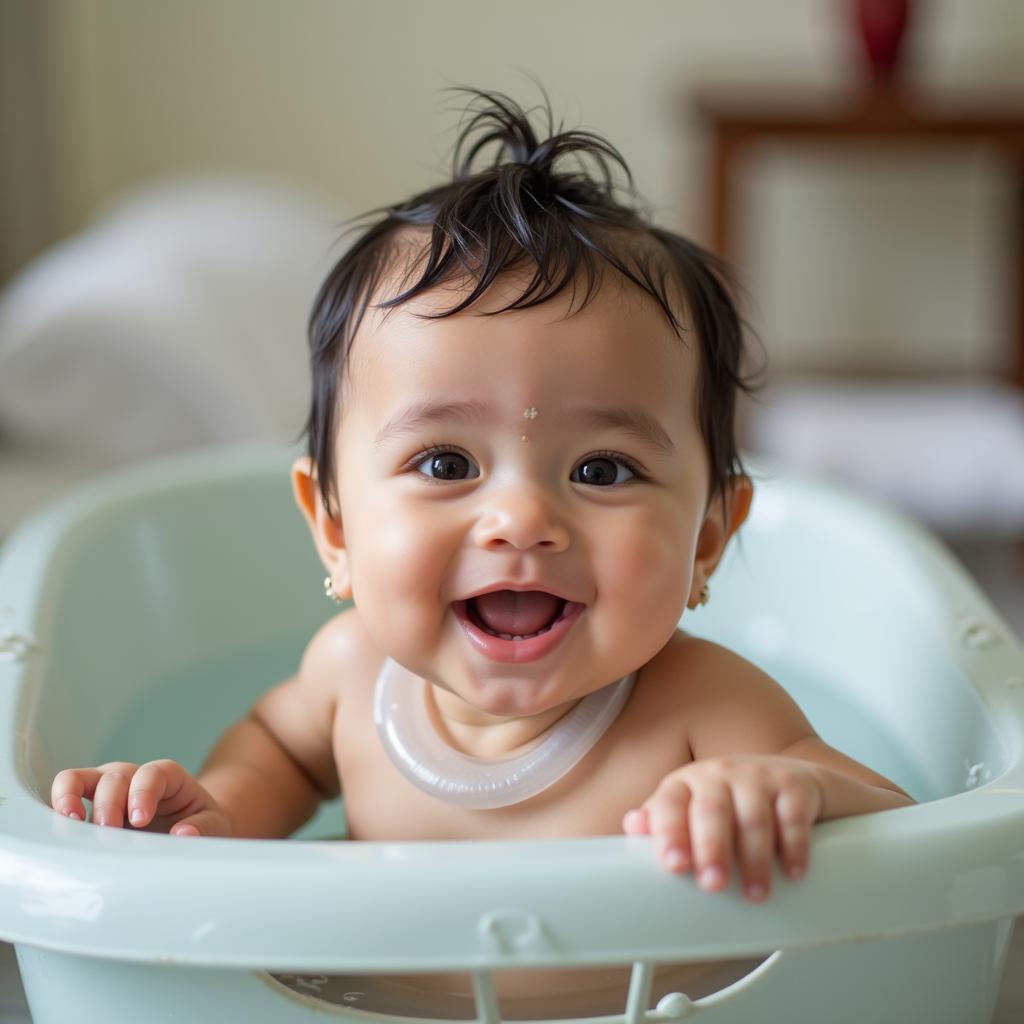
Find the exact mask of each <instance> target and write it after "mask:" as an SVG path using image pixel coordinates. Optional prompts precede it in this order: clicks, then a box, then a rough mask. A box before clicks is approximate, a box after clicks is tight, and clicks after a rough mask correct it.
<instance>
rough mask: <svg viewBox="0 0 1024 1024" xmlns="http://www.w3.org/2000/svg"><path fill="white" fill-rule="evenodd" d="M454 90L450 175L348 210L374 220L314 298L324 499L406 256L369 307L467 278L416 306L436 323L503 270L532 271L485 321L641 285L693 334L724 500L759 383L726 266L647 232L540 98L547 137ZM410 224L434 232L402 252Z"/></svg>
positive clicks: (505, 103)
mask: <svg viewBox="0 0 1024 1024" xmlns="http://www.w3.org/2000/svg"><path fill="white" fill-rule="evenodd" d="M455 91H457V92H463V93H468V94H469V96H470V97H471V99H470V102H469V104H468V106H467V108H466V117H467V118H468V123H465V124H464V125H463V126H462V128H461V130H460V132H459V135H458V139H457V141H456V145H455V151H454V158H453V165H454V166H453V176H452V179H451V180H450V181H448V182H446V183H445V184H443V185H439V186H437V187H435V188H431V189H428V190H427V191H425V192H421V193H419V194H418V195H415V196H413V197H412V198H410V199H407V200H406V201H405V202H401V203H398V204H396V205H394V206H385V207H380V208H378V209H376V210H372V211H370V212H369V213H366V214H363V215H362V216H361V217H358V218H355V220H354V221H353V222H352V224H353V227H351V228H350V229H349V230H354V229H355V228H358V226H359V225H360V223H361V222H363V221H365V220H367V219H372V218H376V220H374V221H373V222H372V223H371V224H370V226H369V227H367V228H366V229H365V230H364V231H363V233H362V234H361V235H360V236H359V237H358V238H357V239H356V240H355V242H354V243H353V244H352V245H351V247H350V248H349V249H348V250H347V251H346V252H345V254H344V255H343V256H342V257H341V259H339V260H338V262H337V264H336V265H335V266H334V268H333V269H332V270H331V272H330V273H329V274H328V276H327V278H326V280H325V281H324V283H323V285H322V286H321V288H320V291H319V294H318V295H317V297H316V300H315V301H314V304H313V310H312V314H311V316H310V321H309V344H310V351H311V359H312V404H311V408H310V413H309V419H308V420H307V423H306V433H307V436H308V449H309V454H310V456H311V458H312V460H313V463H314V465H315V466H316V467H317V472H318V478H319V487H320V493H321V496H322V498H323V501H324V504H325V506H326V507H327V508H328V509H333V507H334V495H335V491H334V451H333V445H334V433H335V426H336V419H335V417H336V411H337V408H338V401H339V399H338V385H339V381H340V380H341V375H342V372H343V370H344V368H345V366H346V365H347V358H348V352H349V349H350V347H351V344H352V340H353V338H354V337H355V334H356V331H357V329H358V327H359V325H360V323H361V322H362V319H363V317H364V315H365V313H366V310H367V308H368V307H369V305H370V302H371V300H372V299H373V298H374V297H375V296H376V295H377V292H378V290H379V289H380V287H381V285H382V283H383V281H384V279H385V278H386V277H389V276H390V275H391V274H392V273H393V271H394V269H395V264H396V262H398V261H399V259H400V258H402V259H408V260H409V263H408V266H407V267H406V272H405V276H404V278H403V280H402V283H401V285H400V286H399V287H400V289H401V290H400V291H399V292H398V294H396V295H392V296H391V297H390V298H382V299H379V300H378V301H377V302H376V303H375V304H374V308H381V309H385V310H387V309H393V308H395V307H398V306H400V305H402V304H403V303H405V302H408V301H409V300H411V299H413V298H414V297H416V296H418V295H421V294H423V293H425V292H428V291H430V290H431V289H433V288H435V287H437V286H439V285H442V284H445V283H448V282H462V283H473V287H472V288H471V289H470V290H469V291H468V293H467V294H465V295H464V296H463V297H462V298H461V299H460V300H459V301H458V302H456V303H455V304H454V305H452V306H451V307H450V308H447V309H444V310H442V311H440V312H437V313H430V314H420V315H421V316H425V317H429V318H431V319H435V318H440V317H446V316H452V315H453V314H455V313H458V312H460V311H461V310H463V309H466V308H467V307H469V306H471V305H472V304H473V303H474V302H476V300H477V299H479V298H480V297H481V296H482V295H483V294H484V293H485V292H486V291H487V289H488V288H489V287H490V286H491V285H492V284H493V283H494V282H495V280H497V279H498V278H499V277H501V276H502V275H503V274H505V273H506V272H508V271H513V270H520V269H522V268H525V269H527V270H528V271H529V270H530V269H532V271H533V275H532V277H531V278H530V280H529V282H528V283H527V284H526V286H525V288H524V289H523V291H522V293H521V294H520V295H519V296H518V298H515V299H513V300H512V301H511V302H509V303H508V305H506V306H503V307H502V308H501V309H497V310H491V311H488V312H487V313H486V314H484V315H487V316H494V315H497V314H498V313H503V312H506V311H507V310H510V309H525V308H527V307H530V306H536V305H539V304H540V303H542V302H546V301H547V300H548V299H551V298H553V297H554V296H556V295H558V294H560V293H561V292H563V291H564V290H565V289H566V288H572V289H573V293H572V294H573V295H574V296H575V288H576V285H577V283H578V282H580V280H581V279H582V280H583V281H585V283H586V291H585V294H584V297H583V300H582V302H581V304H580V308H582V307H583V306H585V305H586V304H587V302H589V301H590V299H591V298H592V296H593V295H594V294H595V292H596V290H597V289H598V288H599V287H600V285H601V281H602V276H603V273H604V272H605V271H606V270H607V268H609V267H611V268H614V270H615V271H617V272H618V273H619V274H621V275H622V277H623V278H625V279H626V280H628V281H631V282H632V283H633V284H634V285H636V286H638V287H639V288H641V289H643V291H644V292H646V293H647V294H648V295H649V296H651V298H653V299H654V300H655V301H656V302H657V304H658V305H659V307H660V308H661V310H662V312H663V313H664V315H665V317H666V319H667V320H668V322H669V323H670V324H671V325H672V328H673V329H674V331H675V332H676V334H677V335H678V336H679V337H680V339H682V340H684V341H685V335H687V334H691V333H692V334H693V335H694V336H695V338H696V341H697V343H698V345H699V361H700V369H699V385H698V396H697V401H698V419H699V424H700V429H701V433H702V436H703V438H704V442H705V445H706V448H707V452H708V457H709V463H710V474H709V475H710V480H709V485H710V489H711V496H714V495H716V494H718V495H722V496H723V497H724V495H725V491H726V488H727V486H728V483H729V478H730V477H731V476H732V475H733V474H739V473H742V472H743V466H742V464H741V462H740V457H739V452H738V450H737V445H736V440H735V412H736V408H735V406H736V394H737V391H743V392H746V393H748V394H749V393H751V391H752V390H753V389H752V386H751V384H750V383H749V382H748V381H747V380H745V379H744V377H743V376H742V362H743V345H744V341H743V326H742V322H741V320H740V317H739V314H738V312H737V309H736V304H735V302H734V300H733V284H732V281H731V277H730V275H729V273H728V271H727V269H726V267H725V265H724V264H723V263H722V262H721V261H720V260H719V259H717V258H716V257H715V256H713V255H712V254H711V253H709V252H707V251H706V250H704V249H702V248H701V247H700V246H698V245H696V244H695V243H693V242H691V241H689V240H688V239H686V238H684V237H682V236H681V235H678V234H675V233H673V232H671V231H667V230H665V229H663V228H659V227H655V226H654V225H653V224H652V223H650V222H649V220H648V219H647V218H646V217H645V216H644V214H643V213H642V212H641V211H640V210H639V209H638V207H637V205H635V204H633V203H630V202H628V201H626V200H623V199H620V198H619V193H620V192H621V191H623V189H622V188H621V187H620V186H618V185H617V184H616V182H615V170H616V168H618V169H619V170H620V171H621V172H622V173H624V175H625V178H626V183H627V184H626V191H628V193H629V195H630V196H632V197H633V198H634V199H635V197H636V193H635V190H634V188H633V178H632V175H631V173H630V170H629V167H628V166H627V164H626V161H625V160H624V159H623V157H622V155H621V154H620V153H619V152H618V150H617V149H615V147H614V146H612V145H611V144H610V143H609V142H607V141H606V140H605V139H603V138H601V137H600V136H598V135H595V134H593V133H591V132H588V131H583V130H575V131H562V126H561V125H559V129H558V131H557V132H556V131H555V130H554V123H553V119H552V114H551V106H550V103H548V102H547V97H546V96H545V108H544V109H545V112H546V114H547V121H548V132H547V135H546V136H544V137H539V136H538V135H537V134H536V133H535V131H534V128H533V126H532V124H531V123H530V115H529V113H527V112H526V111H524V110H523V109H522V108H521V107H520V106H519V105H517V104H516V103H515V101H513V100H511V99H509V98H508V97H507V96H505V95H503V94H502V93H497V92H485V91H481V90H476V89H465V88H461V87H460V88H457V89H456V90H455ZM489 146H496V147H497V148H496V152H495V153H494V155H493V157H492V159H491V161H490V163H488V164H485V166H483V167H482V168H481V169H479V170H474V163H475V162H476V161H477V158H478V157H479V156H480V154H481V152H482V151H484V150H485V149H487V148H488V147H489ZM568 158H573V161H574V164H575V166H569V165H568V164H567V160H568ZM410 228H420V229H429V234H430V239H429V243H426V242H424V244H423V245H421V246H420V247H419V248H416V247H415V245H414V246H413V248H412V250H409V248H408V241H409V240H408V236H409V234H410V231H409V229H410ZM410 252H412V258H411V259H410V258H409V253H410ZM417 274H418V276H416V275H417ZM413 277H415V280H412V278H413ZM410 281H411V283H410ZM672 284H675V286H676V293H677V294H681V295H682V298H683V301H684V303H685V308H686V312H687V313H688V314H689V321H690V325H691V328H692V330H689V329H688V328H687V327H686V326H684V324H683V323H682V322H681V320H680V318H679V316H678V315H677V313H678V312H681V310H679V309H678V306H679V303H678V300H676V301H675V302H673V298H672V296H673V289H672Z"/></svg>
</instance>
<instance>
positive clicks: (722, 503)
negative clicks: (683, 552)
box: [687, 474, 754, 608]
mask: <svg viewBox="0 0 1024 1024" xmlns="http://www.w3.org/2000/svg"><path fill="white" fill-rule="evenodd" d="M753 497H754V485H753V483H751V480H750V477H748V476H743V475H741V474H736V475H734V476H731V477H730V478H729V481H728V483H727V484H726V486H725V494H724V496H723V495H717V496H716V497H715V498H714V499H713V500H712V501H711V502H710V503H709V504H708V509H707V512H706V513H705V515H704V522H703V523H702V524H701V528H700V533H699V534H698V536H697V552H696V558H695V559H694V564H693V583H692V585H691V588H690V590H691V593H690V599H689V601H687V604H688V606H689V607H690V608H695V607H696V606H697V605H698V604H700V599H701V590H702V589H703V587H704V585H705V584H706V583H707V581H708V580H709V579H710V578H711V574H712V573H713V572H714V571H715V569H716V568H717V566H718V563H719V561H720V560H721V558H722V555H723V554H724V552H725V546H726V544H727V543H728V542H729V538H730V537H731V536H732V535H733V534H734V533H735V532H736V531H737V530H738V529H739V528H740V527H741V526H742V525H743V521H744V520H745V519H746V518H747V515H748V514H749V512H750V502H751V500H752V499H753Z"/></svg>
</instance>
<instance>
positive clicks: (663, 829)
mask: <svg viewBox="0 0 1024 1024" xmlns="http://www.w3.org/2000/svg"><path fill="white" fill-rule="evenodd" d="M691 796H692V794H691V791H690V787H689V786H688V785H687V784H686V782H685V781H684V780H683V779H677V778H672V777H671V776H669V777H668V778H667V779H665V780H663V781H662V783H661V785H659V786H658V788H657V789H656V790H655V792H654V795H653V796H652V797H651V798H650V799H649V800H647V802H646V803H645V804H644V809H645V810H646V811H647V820H648V826H649V831H650V833H651V835H652V836H653V837H654V839H655V841H656V843H657V846H658V856H659V858H660V859H661V862H662V864H664V865H665V867H666V868H668V869H669V871H674V872H676V873H681V872H683V871H689V870H690V868H691V867H692V866H693V851H692V850H691V847H690V826H689V809H690V799H691Z"/></svg>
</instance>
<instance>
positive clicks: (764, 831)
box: [732, 784, 775, 903]
mask: <svg viewBox="0 0 1024 1024" xmlns="http://www.w3.org/2000/svg"><path fill="white" fill-rule="evenodd" d="M732 802H733V806H734V807H735V809H736V846H737V851H736V852H737V858H738V860H739V865H740V874H741V875H742V878H743V892H744V895H745V896H746V897H747V899H748V900H750V901H751V902H752V903H760V902H761V901H762V900H766V899H767V898H768V896H769V894H770V893H771V887H772V861H773V860H774V857H775V827H774V817H773V813H772V804H771V800H770V799H769V796H768V794H767V793H766V792H765V791H764V789H762V788H761V787H760V786H751V785H743V784H733V786H732Z"/></svg>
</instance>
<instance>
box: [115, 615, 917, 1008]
mask: <svg viewBox="0 0 1024 1024" xmlns="http://www.w3.org/2000/svg"><path fill="white" fill-rule="evenodd" d="M305 640H306V637H305V636H304V635H303V636H301V637H296V638H293V639H288V640H285V641H281V640H278V641H275V642H271V643H264V644H258V643H254V644H252V645H250V646H249V647H248V648H247V649H246V650H244V651H237V652H234V653H232V654H231V655H230V656H228V657H225V658H224V659H222V660H220V661H216V662H207V663H205V664H201V665H199V666H196V667H195V668H194V669H193V670H192V671H190V672H188V673H187V674H185V675H175V676H173V677H171V678H167V679H165V680H162V681H155V682H154V683H153V684H152V685H151V686H150V687H147V690H146V692H145V693H144V694H141V695H140V696H139V697H138V698H137V700H136V701H135V702H134V703H131V704H128V705H126V706H125V707H124V708H123V709H122V712H121V715H120V717H119V718H117V719H116V720H115V721H114V722H112V723H111V728H110V730H109V732H107V734H106V735H105V736H102V737H97V739H98V741H99V743H98V749H97V751H96V757H97V762H96V763H102V762H103V761H106V760H114V759H122V760H129V761H131V760H134V761H136V762H142V761H146V760H150V759H152V758H154V757H171V758H174V759H176V760H179V761H181V763H182V764H184V765H185V767H186V768H188V769H189V770H190V771H198V769H199V766H200V764H201V762H202V760H203V758H204V757H205V755H206V753H207V752H208V751H209V750H210V749H211V748H212V747H213V745H214V743H215V742H216V740H217V738H218V736H220V734H221V733H222V732H223V730H224V729H225V728H226V727H227V726H228V725H229V724H230V723H231V722H233V721H235V720H237V719H238V718H239V717H240V716H241V715H243V714H244V713H245V711H246V709H247V708H248V707H249V706H250V705H251V704H252V703H253V702H254V701H255V699H256V698H257V697H258V696H259V695H260V694H261V693H262V692H264V691H265V690H266V689H268V688H269V687H271V686H273V685H275V684H276V683H277V682H278V681H279V680H281V679H283V678H285V677H286V676H288V675H290V674H291V672H292V671H294V666H295V665H296V664H297V661H298V657H299V655H300V653H301V650H302V646H303V644H304V643H305ZM773 671H774V673H775V676H776V678H778V679H780V680H781V681H782V682H784V683H785V684H786V685H787V688H788V689H789V690H790V692H791V693H792V694H793V696H794V697H795V698H796V700H797V701H798V702H799V703H800V705H801V707H802V708H803V709H804V711H805V713H806V714H807V715H808V717H809V718H810V719H811V722H812V724H813V725H814V726H815V727H816V728H817V729H818V731H819V733H820V734H821V735H822V736H823V737H824V739H825V740H826V742H829V743H833V744H834V745H836V746H838V747H839V748H840V749H843V750H844V751H845V752H847V753H849V754H851V756H853V757H859V758H861V759H862V760H864V761H866V762H867V763H869V764H871V765H872V767H875V768H877V769H878V770H879V771H883V772H885V773H886V774H888V775H889V777H890V778H895V779H897V780H899V781H900V783H901V784H902V785H904V786H905V787H908V788H909V790H910V791H911V792H914V793H915V794H917V795H923V794H924V790H925V788H926V787H925V786H924V785H923V784H921V780H919V779H917V778H916V774H915V772H914V770H913V768H912V766H911V765H910V764H909V763H908V762H907V761H906V759H905V758H901V756H900V752H899V749H898V746H897V745H896V744H894V743H884V741H883V743H882V746H881V747H880V746H879V740H880V737H884V735H885V730H884V726H882V725H881V724H880V723H879V722H877V721H875V720H874V719H872V718H870V717H869V716H868V715H867V714H866V713H865V712H864V711H863V709H861V708H859V707H857V706H855V705H853V704H850V703H848V702H846V701H844V700H842V698H841V697H839V696H838V695H836V694H834V693H832V692H831V691H828V690H826V689H824V688H822V687H821V686H819V685H817V684H816V683H815V682H814V681H813V679H812V676H811V675H810V674H809V673H801V672H800V671H799V669H797V670H795V671H793V670H790V671H779V669H778V667H776V666H773ZM197 708H202V709H203V713H202V714H201V715H197V714H196V709H197ZM837 730H841V734H838V733H837ZM865 737H870V738H871V743H870V747H869V748H861V749H855V748H853V746H852V744H855V743H857V742H858V741H859V742H864V738H865ZM880 749H884V751H885V758H886V760H885V762H884V763H880V762H879V761H878V756H877V755H878V753H879V751H880ZM344 828H345V823H344V812H343V806H342V804H341V801H332V802H331V803H329V804H325V805H324V806H323V807H322V808H321V809H320V811H319V812H318V813H317V815H316V816H315V817H314V818H313V819H312V821H310V822H309V823H308V824H307V825H306V826H305V827H304V828H303V829H301V830H300V831H299V832H298V833H297V834H296V836H295V837H294V838H299V839H324V838H340V837H343V836H344ZM183 841H187V840H183ZM684 884H685V883H684ZM763 960H764V958H756V959H751V960H741V961H729V962H721V963H708V964H689V965H685V966H683V967H679V966H678V965H676V966H672V965H669V966H667V967H665V968H662V969H660V970H659V973H658V975H657V977H656V979H655V985H654V991H653V994H652V1002H653V1003H656V1002H657V1000H658V999H659V998H660V997H661V996H662V995H664V994H667V993H668V992H674V991H683V992H686V993H687V995H689V996H690V998H692V999H698V998H700V997H701V996H704V995H707V994H709V993H711V992H715V991H718V990H720V989H722V988H724V987H726V986H727V985H730V984H732V983H733V982H735V981H737V980H738V979H740V978H742V977H745V976H746V975H747V974H749V973H750V971H752V970H754V969H755V968H756V967H757V966H758V965H759V964H760V963H762V962H763ZM268 981H270V983H271V984H280V985H283V986H285V987H286V988H288V989H289V990H291V991H292V992H293V993H294V994H295V995H297V996H300V997H302V998H304V999H313V1000H316V1001H323V1002H328V1003H333V1004H336V1005H344V1006H349V1007H353V1008H358V1009H360V1010H369V1011H373V1012H377V1013H392V1014H396V1015H404V1016H410V1017H416V1016H424V1017H438V1016H441V1017H448V1018H449V1019H452V1020H473V1019H475V1018H476V1010H475V1006H474V1002H473V997H472V995H471V994H470V993H471V991H472V986H471V982H470V980H469V977H468V975H467V976H458V975H442V976H423V975H418V976H411V975H410V976H404V977H400V978H397V977H357V976H350V975H336V976H328V975H321V974H317V973H309V974H303V973H298V974H295V973H288V974H278V975H273V976H268ZM495 982H496V988H497V990H498V993H499V997H501V1002H502V1010H503V1013H504V1014H505V1015H506V1016H509V1017H515V1018H518V1019H521V1020H529V1019H532V1018H539V1017H558V1016H580V1015H600V1014H608V1013H615V1012H619V1013H621V1012H622V1010H623V1007H624V1004H625V994H626V991H627V988H628V982H629V972H628V969H627V968H622V969H614V970H612V969H601V970H598V969H588V970H576V971H533V972H529V975H527V974H526V973H525V972H513V971H508V972H496V973H495Z"/></svg>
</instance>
